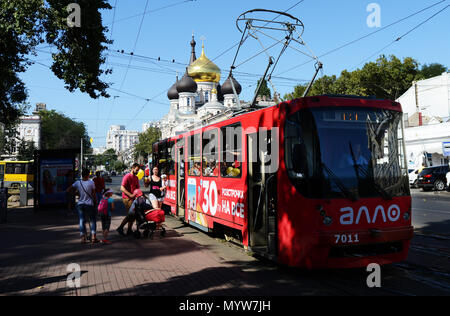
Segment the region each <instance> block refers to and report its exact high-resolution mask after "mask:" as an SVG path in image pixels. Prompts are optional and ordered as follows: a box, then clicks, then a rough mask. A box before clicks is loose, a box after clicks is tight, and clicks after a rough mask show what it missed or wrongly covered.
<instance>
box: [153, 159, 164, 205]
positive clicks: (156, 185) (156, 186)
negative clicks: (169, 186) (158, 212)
mask: <svg viewBox="0 0 450 316" xmlns="http://www.w3.org/2000/svg"><path fill="white" fill-rule="evenodd" d="M158 174H159V169H158V167H153V169H152V176H151V177H150V194H153V195H154V196H155V197H156V199H157V200H158V207H157V208H161V205H162V202H163V201H164V197H163V191H164V189H165V187H164V188H163V185H162V181H161V178H160V177H159V175H158Z"/></svg>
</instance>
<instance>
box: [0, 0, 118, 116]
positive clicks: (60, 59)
mask: <svg viewBox="0 0 450 316" xmlns="http://www.w3.org/2000/svg"><path fill="white" fill-rule="evenodd" d="M72 2H74V1H73V0H26V1H24V0H9V1H0V78H1V80H2V84H1V85H0V122H2V123H5V124H8V123H9V122H11V121H15V120H16V119H17V118H18V117H19V116H20V115H21V112H20V104H22V103H23V102H24V101H25V100H26V99H27V92H26V87H25V84H24V83H23V81H22V80H21V79H20V77H19V74H20V73H23V72H25V71H26V69H27V68H28V67H29V66H30V65H31V64H32V63H33V59H32V58H33V56H36V48H37V46H38V45H40V44H43V43H47V44H48V45H51V46H53V47H55V48H56V51H55V53H54V54H52V58H53V64H52V65H51V70H52V71H53V73H54V74H55V75H56V76H57V77H58V78H59V79H62V80H63V81H64V83H65V84H66V88H67V89H68V90H69V91H71V92H72V91H74V90H76V89H80V91H82V92H85V93H88V94H89V95H90V96H91V97H92V98H97V97H99V96H100V95H101V96H104V97H108V94H107V93H106V89H107V88H108V84H106V83H105V82H103V81H102V80H101V79H100V76H101V75H102V74H105V73H110V70H106V71H105V70H102V69H101V66H102V65H103V64H104V62H105V58H104V57H103V52H104V50H106V49H107V47H106V44H108V43H109V41H108V40H107V39H106V37H105V34H106V32H107V28H106V27H104V26H103V25H102V19H101V14H100V12H99V11H100V10H101V9H110V8H111V6H110V5H109V4H108V3H107V1H106V0H77V1H76V3H78V4H79V5H80V7H81V27H72V28H71V27H69V26H68V25H67V17H68V16H69V13H68V12H67V10H66V8H67V6H68V5H69V4H70V3H72Z"/></svg>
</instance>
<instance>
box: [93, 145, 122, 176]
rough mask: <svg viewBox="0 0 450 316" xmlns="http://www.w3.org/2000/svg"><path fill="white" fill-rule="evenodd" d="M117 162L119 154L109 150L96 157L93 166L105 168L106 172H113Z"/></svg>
mask: <svg viewBox="0 0 450 316" xmlns="http://www.w3.org/2000/svg"><path fill="white" fill-rule="evenodd" d="M116 162H117V153H116V151H115V150H114V149H112V148H109V149H107V150H106V151H105V152H104V153H103V154H99V155H95V156H94V157H93V165H94V166H96V167H98V166H105V168H106V170H108V171H111V170H113V169H114V166H115V163H116Z"/></svg>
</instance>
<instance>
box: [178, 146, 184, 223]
mask: <svg viewBox="0 0 450 316" xmlns="http://www.w3.org/2000/svg"><path fill="white" fill-rule="evenodd" d="M176 151H177V153H176V154H177V157H176V159H177V216H178V217H180V218H183V219H184V213H185V211H184V209H185V189H186V186H185V174H186V173H185V171H186V170H185V167H186V164H185V163H184V139H181V140H179V141H178V142H177V146H176Z"/></svg>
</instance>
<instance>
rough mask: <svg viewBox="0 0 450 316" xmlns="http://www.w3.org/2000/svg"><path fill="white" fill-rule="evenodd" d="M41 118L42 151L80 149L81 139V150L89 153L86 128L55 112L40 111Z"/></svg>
mask: <svg viewBox="0 0 450 316" xmlns="http://www.w3.org/2000/svg"><path fill="white" fill-rule="evenodd" d="M39 115H40V116H41V120H42V121H41V122H42V123H41V124H42V125H41V146H42V149H68V148H80V146H81V141H80V140H81V139H83V149H84V150H85V153H89V149H90V148H91V142H90V141H89V139H90V138H89V136H88V134H87V130H86V126H85V125H84V123H82V122H77V121H74V120H72V119H71V118H69V117H67V116H65V115H64V114H62V113H58V112H56V111H55V110H51V111H40V112H39Z"/></svg>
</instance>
